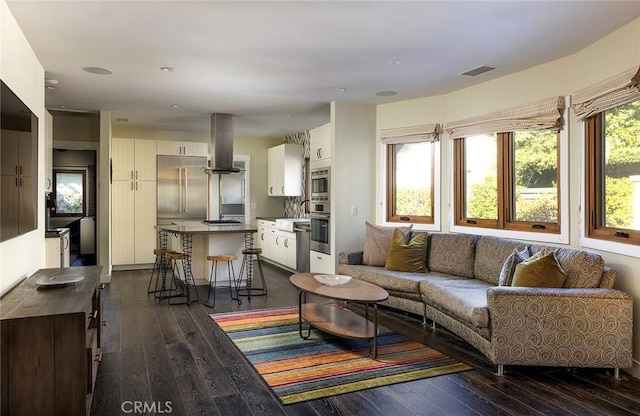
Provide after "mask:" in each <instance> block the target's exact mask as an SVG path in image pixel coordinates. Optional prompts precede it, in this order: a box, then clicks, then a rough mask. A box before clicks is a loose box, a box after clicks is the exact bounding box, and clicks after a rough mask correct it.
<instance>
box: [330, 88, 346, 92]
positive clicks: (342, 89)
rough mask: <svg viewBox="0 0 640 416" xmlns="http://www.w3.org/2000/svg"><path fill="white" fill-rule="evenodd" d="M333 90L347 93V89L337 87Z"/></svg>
mask: <svg viewBox="0 0 640 416" xmlns="http://www.w3.org/2000/svg"><path fill="white" fill-rule="evenodd" d="M333 90H334V91H337V92H345V91H346V90H347V89H346V88H342V87H335V88H334V89H333Z"/></svg>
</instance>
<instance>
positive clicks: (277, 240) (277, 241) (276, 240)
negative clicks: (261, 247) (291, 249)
mask: <svg viewBox="0 0 640 416" xmlns="http://www.w3.org/2000/svg"><path fill="white" fill-rule="evenodd" d="M278 238H279V237H276V245H279V244H278Z"/></svg>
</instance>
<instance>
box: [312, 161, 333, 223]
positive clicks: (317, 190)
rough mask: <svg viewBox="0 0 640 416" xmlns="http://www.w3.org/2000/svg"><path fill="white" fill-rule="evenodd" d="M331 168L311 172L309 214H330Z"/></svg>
mask: <svg viewBox="0 0 640 416" xmlns="http://www.w3.org/2000/svg"><path fill="white" fill-rule="evenodd" d="M330 194H331V168H328V167H327V168H316V169H312V170H311V196H310V198H309V199H310V200H311V201H310V202H311V209H310V211H311V212H316V213H321V214H329V213H330V212H331V209H330V208H331V203H330Z"/></svg>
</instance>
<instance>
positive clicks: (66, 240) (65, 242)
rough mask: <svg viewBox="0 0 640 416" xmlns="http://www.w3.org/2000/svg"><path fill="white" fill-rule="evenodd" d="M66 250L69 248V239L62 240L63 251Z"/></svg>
mask: <svg viewBox="0 0 640 416" xmlns="http://www.w3.org/2000/svg"><path fill="white" fill-rule="evenodd" d="M67 248H69V237H65V238H64V249H65V250H66V249H67Z"/></svg>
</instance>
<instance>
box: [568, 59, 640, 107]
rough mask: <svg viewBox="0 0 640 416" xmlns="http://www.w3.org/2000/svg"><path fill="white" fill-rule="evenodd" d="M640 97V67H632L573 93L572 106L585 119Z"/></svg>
mask: <svg viewBox="0 0 640 416" xmlns="http://www.w3.org/2000/svg"><path fill="white" fill-rule="evenodd" d="M637 99H640V68H636V67H634V68H631V69H627V70H626V71H624V72H622V73H620V74H617V75H615V76H613V77H610V78H607V79H605V80H602V81H600V82H598V83H596V84H593V85H591V86H589V87H587V88H583V89H581V90H579V91H577V92H575V93H574V94H573V95H572V101H573V104H572V105H571V108H573V111H574V112H575V114H576V116H577V117H579V118H580V119H585V118H587V117H590V116H592V115H594V114H597V113H600V112H602V111H605V110H610V109H612V108H614V107H617V106H619V105H622V104H626V103H629V102H631V101H635V100H637Z"/></svg>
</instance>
